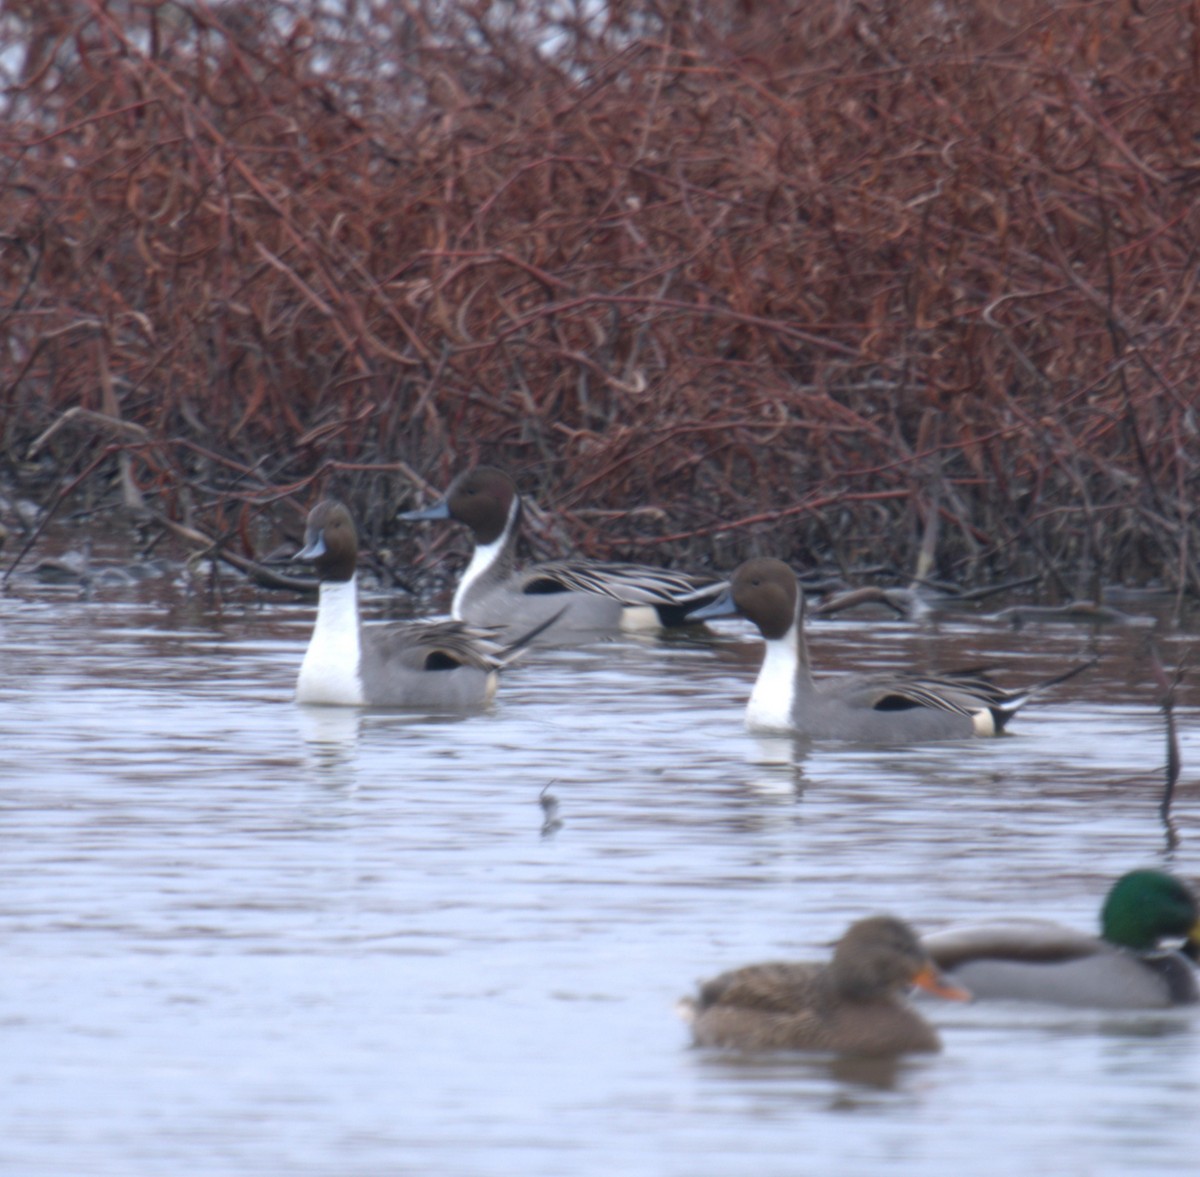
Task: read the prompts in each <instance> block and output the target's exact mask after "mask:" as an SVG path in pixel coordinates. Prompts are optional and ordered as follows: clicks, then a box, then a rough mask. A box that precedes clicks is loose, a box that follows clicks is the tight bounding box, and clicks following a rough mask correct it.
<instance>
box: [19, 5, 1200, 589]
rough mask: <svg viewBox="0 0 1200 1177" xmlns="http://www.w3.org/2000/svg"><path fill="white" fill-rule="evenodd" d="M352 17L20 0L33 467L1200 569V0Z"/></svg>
mask: <svg viewBox="0 0 1200 1177" xmlns="http://www.w3.org/2000/svg"><path fill="white" fill-rule="evenodd" d="M328 7H330V6H328V5H323V4H321V3H318V0H294V2H292V3H276V4H271V5H267V4H258V3H254V2H251V0H247V2H246V3H241V4H238V3H234V4H224V5H208V4H203V3H167V2H165V0H164V2H162V3H156V2H149V0H141V2H137V3H135V2H133V0H126V2H117V0H110V2H107V3H102V2H101V0H39V2H38V3H29V2H28V0H24V2H16V0H8V3H6V4H5V5H4V9H3V12H4V15H3V17H2V20H3V22H4V28H5V31H6V33H7V34H8V35H7V37H6V40H7V41H8V43H10V44H17V43H19V44H20V45H22V46H23V50H22V52H21V53H15V54H12V55H10V56H9V57H6V58H4V59H3V64H4V65H6V66H7V67H8V68H9V69H10V70H11V71H12V73H13V78H12V85H11V86H10V88H9V89H8V91H7V94H6V98H5V105H6V109H5V112H4V123H3V130H2V134H3V169H4V170H3V177H4V199H3V201H2V203H0V246H2V253H0V289H2V295H3V311H2V312H0V332H2V339H3V345H4V354H5V356H6V358H7V361H8V362H7V364H6V366H5V374H4V379H3V383H2V384H0V411H2V413H3V420H2V422H0V452H2V453H3V455H4V457H5V458H6V459H7V462H8V464H9V467H10V470H12V471H13V474H12V476H13V477H15V476H17V473H20V472H24V476H25V477H28V475H29V467H28V465H27V462H26V458H27V454H28V451H29V447H30V445H31V443H32V442H33V441H34V439H35V438H37V437H38V436H39V435H40V434H42V433H43V431H44V430H46V429H47V428H48V427H49V426H51V425H52V424H53V423H54V422H55V421H57V420H58V419H59V418H60V416H61V414H63V413H64V412H65V411H67V410H69V409H72V408H82V409H86V410H91V411H94V412H95V413H100V414H104V415H105V416H106V417H107V418H111V419H119V420H120V422H122V423H123V424H122V425H121V426H115V425H100V424H98V423H97V422H98V420H99V419H98V418H96V417H92V416H80V415H79V414H76V415H75V417H74V418H73V419H72V420H71V421H69V422H68V423H66V424H64V425H63V426H62V427H60V428H59V429H57V430H55V431H54V432H53V433H52V435H51V436H50V437H49V438H48V439H45V440H44V441H43V442H42V444H41V446H40V447H39V449H38V450H37V453H38V455H40V461H41V462H42V463H43V467H42V469H43V470H45V471H50V472H53V473H54V475H55V477H56V478H57V479H59V485H61V482H62V480H63V479H64V478H66V479H67V481H71V480H72V479H78V476H79V475H80V474H81V473H83V472H84V471H87V470H90V469H91V467H92V466H94V467H95V470H96V472H97V473H100V472H102V471H106V470H109V469H117V467H116V466H115V465H114V464H113V461H112V456H113V454H115V452H116V450H118V449H119V450H121V451H122V452H123V453H124V454H125V455H126V460H125V464H124V466H123V467H121V469H122V470H123V473H124V477H125V481H126V485H127V489H129V490H130V491H132V488H133V487H136V488H137V490H138V491H140V493H141V494H142V495H143V496H144V497H145V499H146V501H147V503H149V504H150V505H151V506H152V507H154V509H156V510H158V511H160V512H162V513H163V514H165V515H167V516H170V517H179V516H180V515H181V514H182V513H183V512H184V505H183V502H184V500H183V497H182V494H181V492H182V491H183V490H184V489H185V488H186V489H187V491H188V495H187V501H188V503H189V504H190V505H191V507H192V509H194V511H195V512H196V517H197V518H198V519H199V521H200V522H201V523H205V522H207V523H208V524H210V525H211V526H212V527H213V528H214V529H223V528H225V527H227V526H228V525H229V519H230V518H231V516H232V514H233V512H235V510H236V511H244V510H246V509H251V510H262V509H265V505H266V504H269V503H272V502H274V501H275V500H276V499H278V498H279V497H280V496H281V494H285V493H290V494H293V495H295V496H296V499H297V501H298V502H307V501H309V500H311V498H312V497H313V495H314V494H315V493H316V490H317V489H318V486H317V485H314V484H319V485H324V484H325V483H327V482H329V481H336V483H337V485H338V486H339V487H340V488H341V490H342V493H344V494H347V495H349V496H350V497H351V498H353V499H354V500H355V503H356V506H357V507H358V509H359V511H360V514H364V515H366V516H367V518H368V520H369V524H370V527H371V529H372V530H374V531H375V532H376V533H378V531H380V530H382V529H387V528H389V527H390V519H391V516H392V512H393V510H394V508H395V507H396V506H397V505H398V504H402V503H406V502H408V501H409V499H410V497H411V494H412V492H411V485H412V477H413V476H414V474H415V473H419V474H420V475H422V476H424V477H425V478H427V479H429V481H431V482H432V483H433V484H434V485H437V486H441V485H443V484H444V483H445V481H446V480H447V479H448V477H449V476H450V474H451V473H452V472H453V471H454V470H456V469H458V468H459V467H461V466H462V465H464V464H465V463H467V462H470V461H474V460H477V459H487V460H490V461H494V462H497V463H499V464H502V465H505V466H507V467H509V468H511V469H513V470H514V471H515V472H516V473H517V474H518V477H519V478H520V480H521V482H522V484H523V486H524V487H525V488H526V489H528V490H530V491H534V492H540V494H541V497H542V499H543V501H544V502H546V503H553V504H554V505H556V506H557V507H558V508H559V509H560V510H561V511H562V512H563V519H564V521H565V523H566V524H567V525H568V528H569V531H570V534H571V537H572V539H573V540H574V542H575V543H576V544H577V545H579V546H580V547H581V548H582V549H583V550H585V551H586V552H588V553H590V554H593V555H623V556H638V557H643V558H650V559H654V560H663V561H667V560H675V561H688V562H694V563H695V562H704V561H708V560H711V561H715V562H717V563H719V564H722V565H724V564H730V563H732V562H734V561H736V560H737V559H738V558H740V557H741V556H742V555H744V554H746V553H748V552H750V551H761V552H770V553H777V554H779V555H782V556H785V557H789V558H792V559H796V560H797V561H799V562H801V563H803V562H807V561H809V560H811V559H813V558H815V557H821V558H829V557H833V558H836V559H838V560H840V561H842V562H844V563H847V564H850V563H855V562H861V561H863V560H867V559H869V560H871V561H872V562H883V563H890V564H892V565H894V566H895V567H896V568H898V569H909V568H911V567H912V565H913V560H914V554H915V545H916V542H917V540H918V538H919V535H920V533H921V530H922V528H923V526H924V521H925V519H926V518H927V517H928V515H929V513H930V512H937V513H938V514H939V515H940V518H941V523H942V526H941V532H940V541H939V545H938V566H939V570H940V571H941V573H942V574H943V575H946V576H951V577H954V578H956V579H959V580H966V579H971V578H978V577H981V576H993V575H997V574H1000V573H1006V574H1010V573H1023V574H1024V573H1030V572H1037V573H1040V574H1042V575H1045V576H1048V577H1050V578H1052V583H1053V586H1054V588H1055V589H1057V590H1060V591H1062V592H1072V591H1077V590H1078V589H1080V588H1082V587H1086V586H1088V585H1090V584H1091V583H1092V581H1093V580H1094V579H1095V578H1104V579H1134V580H1144V579H1147V578H1149V577H1162V578H1163V579H1164V580H1165V581H1167V582H1168V583H1169V584H1171V585H1172V586H1174V587H1176V588H1178V589H1181V590H1182V589H1184V588H1191V589H1195V588H1196V587H1197V584H1198V574H1197V571H1196V567H1197V566H1196V561H1195V557H1194V554H1195V551H1196V546H1197V542H1198V540H1200V536H1198V535H1197V524H1196V518H1195V515H1194V513H1193V509H1192V505H1193V504H1194V503H1195V502H1196V501H1197V498H1198V495H1197V491H1198V483H1200V474H1198V467H1200V463H1198V460H1197V456H1198V449H1200V442H1198V439H1197V430H1198V429H1200V421H1198V418H1197V409H1196V402H1197V398H1196V394H1195V392H1194V387H1195V385H1196V382H1197V375H1198V368H1200V349H1198V347H1197V346H1196V343H1195V342H1194V341H1193V336H1194V334H1195V332H1194V331H1193V329H1192V323H1193V321H1195V320H1196V318H1197V310H1198V302H1200V296H1198V294H1197V275H1198V274H1200V268H1198V265H1197V262H1198V261H1200V258H1198V257H1197V245H1196V243H1197V242H1198V241H1200V213H1198V212H1197V202H1196V199H1195V190H1196V185H1197V183H1198V182H1200V149H1198V147H1197V144H1198V143H1200V138H1198V134H1200V101H1198V98H1200V85H1198V82H1200V32H1198V30H1197V28H1196V25H1195V19H1196V15H1195V14H1196V9H1195V8H1194V6H1193V5H1190V4H1183V3H1154V2H1153V0H1151V2H1150V3H1143V4H1139V5H1134V4H1125V3H1113V2H1112V0H1095V2H1086V3H1079V4H1074V5H1070V6H1060V5H1055V4H1046V3H1034V2H1033V0H1010V2H1008V3H1005V4H998V3H997V4H995V5H994V6H989V5H987V4H981V3H977V2H967V0H942V2H939V3H937V4H932V3H929V4H921V3H917V4H909V5H895V4H883V3H878V2H871V0H868V2H866V3H859V4H847V3H841V2H838V0H814V2H811V3H804V4H794V5H787V4H783V3H775V2H772V0H767V2H765V3H750V2H749V0H743V2H741V3H734V2H732V0H729V2H717V3H713V2H709V0H706V2H705V3H703V4H701V3H688V2H686V0H680V2H678V3H669V2H668V3H664V4H655V3H637V4H635V3H622V2H620V0H613V2H611V3H608V4H585V3H582V2H579V3H575V4H571V3H566V2H563V3H550V2H549V0H542V2H539V0H510V2H509V3H507V4H505V5H491V4H487V3H485V2H483V0H479V2H478V3H473V4H472V3H466V4H461V3H460V4H440V3H429V2H427V0H408V2H397V3H383V2H377V3H368V2H366V0H346V3H345V4H344V6H343V7H342V10H341V11H340V12H339V13H338V14H336V15H331V14H330V13H328V12H325V11H323V10H324V9H326V8H328ZM97 437H99V438H101V439H102V440H103V441H104V443H105V445H106V448H105V449H104V450H103V451H101V452H100V453H102V454H103V455H104V460H103V461H97V458H98V457H99V456H100V453H98V452H97V451H96V448H95V447H96V444H97ZM110 451H111V452H110ZM644 504H652V505H654V506H657V507H661V508H662V509H663V512H664V513H663V514H647V513H644V512H643V513H636V514H627V513H626V512H631V511H632V510H633V509H634V508H636V507H638V506H641V505H644ZM585 508H591V509H594V513H589V512H588V510H585Z"/></svg>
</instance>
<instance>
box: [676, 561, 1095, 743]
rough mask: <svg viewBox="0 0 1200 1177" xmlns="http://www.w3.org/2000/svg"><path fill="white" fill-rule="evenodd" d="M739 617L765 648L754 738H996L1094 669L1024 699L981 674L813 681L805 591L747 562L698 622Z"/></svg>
mask: <svg viewBox="0 0 1200 1177" xmlns="http://www.w3.org/2000/svg"><path fill="white" fill-rule="evenodd" d="M735 613H740V614H741V615H742V616H743V617H746V618H748V619H749V620H750V621H752V622H753V623H754V624H755V625H756V626H757V627H758V629H759V632H760V633H761V634H762V636H763V638H764V639H765V642H766V652H765V654H764V657H763V664H762V667H761V669H760V670H759V673H758V679H757V681H756V682H755V684H754V689H753V690H752V691H751V693H750V702H749V705H748V706H747V708H746V726H747V727H750V728H752V729H755V730H764V731H791V732H795V733H796V734H798V735H802V736H810V737H814V738H819V737H829V738H832V739H839V740H854V741H858V742H860V743H879V744H909V743H919V742H924V741H929V740H956V739H965V738H968V737H970V736H994V735H998V734H999V733H1000V732H1001V731H1003V730H1004V726H1005V724H1007V723H1008V721H1009V720H1010V719H1011V718H1012V717H1013V716H1014V715H1015V714H1016V713H1017V711H1018V710H1019V709H1020V708H1021V707H1022V706H1023V705H1024V704H1025V703H1027V702H1028V701H1029V700H1030V699H1031V698H1033V697H1034V696H1035V695H1037V694H1039V693H1040V692H1041V691H1044V690H1045V689H1046V688H1047V687H1051V686H1053V685H1055V684H1056V683H1060V682H1064V681H1065V680H1066V679H1069V678H1071V677H1073V676H1074V675H1076V674H1078V673H1079V672H1080V671H1081V670H1085V669H1087V667H1088V666H1090V665H1091V663H1085V664H1084V665H1081V666H1076V667H1073V668H1072V669H1070V670H1068V671H1065V672H1064V673H1062V674H1059V675H1056V676H1055V677H1054V678H1049V679H1046V680H1045V681H1043V682H1040V683H1035V684H1034V685H1033V686H1031V687H1028V688H1026V689H1025V690H1021V691H1008V690H1004V689H1003V688H1001V687H998V686H996V685H995V683H993V682H992V681H991V680H990V679H988V678H987V677H986V676H985V675H983V674H981V673H980V672H978V671H952V672H950V673H948V674H942V675H933V676H930V675H920V674H905V673H896V672H886V673H881V674H845V675H836V676H831V677H829V678H825V679H820V680H817V679H814V678H813V675H812V670H811V668H810V666H809V660H808V647H807V646H806V644H805V641H804V593H803V591H802V590H801V588H800V585H799V582H798V581H797V580H796V574H795V573H794V572H793V571H792V570H791V569H790V568H789V567H788V566H787V565H786V564H784V563H783V562H782V561H781V560H769V559H759V560H748V561H747V562H746V563H745V564H742V565H741V567H739V568H738V569H737V570H736V571H735V572H734V574H733V576H732V577H731V578H730V582H729V587H728V588H727V589H726V590H725V591H724V592H722V593H721V595H720V596H719V597H717V599H716V600H714V601H713V602H711V603H710V604H708V605H704V606H702V607H701V608H699V609H697V610H696V611H695V612H694V613H693V614H692V617H693V619H694V620H697V621H699V620H703V619H707V618H712V617H724V616H729V615H731V614H735Z"/></svg>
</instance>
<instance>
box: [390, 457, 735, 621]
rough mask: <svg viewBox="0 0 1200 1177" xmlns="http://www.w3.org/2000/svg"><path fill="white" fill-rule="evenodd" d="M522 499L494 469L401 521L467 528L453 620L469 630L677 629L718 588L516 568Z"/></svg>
mask: <svg viewBox="0 0 1200 1177" xmlns="http://www.w3.org/2000/svg"><path fill="white" fill-rule="evenodd" d="M521 515H522V506H521V497H520V495H519V494H518V493H517V489H516V486H515V484H514V483H513V481H512V479H511V478H510V477H509V476H508V475H507V474H506V473H505V472H504V471H502V470H498V469H496V468H495V467H492V466H478V467H476V468H474V469H472V470H468V471H465V472H464V473H462V474H460V475H459V476H458V477H457V478H456V479H455V480H454V482H453V483H451V485H450V488H449V490H447V492H446V495H445V497H444V498H443V499H442V500H441V502H439V503H437V504H435V505H434V506H432V507H429V508H426V509H424V510H417V511H408V512H405V513H404V514H403V515H401V518H402V519H407V520H420V519H453V520H456V521H457V522H459V523H463V524H465V525H466V526H467V527H468V528H470V530H471V533H472V535H473V537H474V540H475V547H474V551H473V553H472V556H471V560H470V562H469V564H468V565H467V568H466V570H465V571H464V572H463V575H462V578H461V579H460V581H459V583H458V586H457V588H456V590H455V593H454V599H453V602H452V604H451V609H450V612H451V615H452V616H453V617H456V618H459V619H461V620H464V621H469V622H471V623H472V624H475V625H489V626H507V627H516V628H527V627H530V626H533V625H538V624H541V623H542V622H544V621H545V620H546V619H547V618H550V617H555V618H556V620H555V621H554V624H553V627H552V630H551V635H553V636H561V635H563V634H565V633H568V632H572V631H574V632H579V631H600V632H604V631H608V632H612V631H616V630H620V629H641V628H647V627H654V626H673V625H682V624H685V623H687V622H688V621H689V620H690V614H691V612H692V611H693V610H694V609H696V608H698V607H699V606H700V605H702V604H704V603H705V602H707V601H709V600H711V599H713V598H714V597H715V596H716V595H717V593H718V592H719V591H720V589H721V588H722V587H723V586H724V582H723V581H721V580H720V579H718V578H716V577H712V576H704V575H697V574H692V573H680V572H671V571H667V570H665V569H659V568H652V567H650V566H648V565H643V564H620V563H607V564H604V563H593V562H587V561H571V560H560V561H551V562H546V563H542V564H535V565H532V566H530V567H528V568H521V567H520V566H519V564H518V561H517V553H516V548H517V539H518V536H519V532H520V523H521Z"/></svg>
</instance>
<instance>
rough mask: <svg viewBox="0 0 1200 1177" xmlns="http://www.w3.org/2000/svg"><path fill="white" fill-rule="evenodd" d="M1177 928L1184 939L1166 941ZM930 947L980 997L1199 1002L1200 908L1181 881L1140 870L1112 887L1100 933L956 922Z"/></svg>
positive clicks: (1045, 925) (1158, 1004) (1090, 1003)
mask: <svg viewBox="0 0 1200 1177" xmlns="http://www.w3.org/2000/svg"><path fill="white" fill-rule="evenodd" d="M1168 937H1173V938H1182V939H1183V944H1182V946H1180V947H1178V948H1173V947H1163V946H1162V941H1163V940H1164V939H1166V938H1168ZM923 944H924V945H925V948H926V949H927V950H928V951H929V954H930V956H932V957H933V959H934V960H935V961H936V962H937V964H938V966H939V967H940V968H943V969H945V970H946V971H947V972H948V973H949V974H950V975H951V976H952V977H954V979H955V980H957V981H961V982H962V983H963V984H964V985H968V986H969V987H970V989H971V992H972V993H974V994H975V996H976V997H978V998H981V999H1008V1000H1013V1001H1042V1002H1048V1003H1051V1004H1054V1005H1073V1006H1086V1007H1091V1008H1096V1009H1163V1008H1166V1007H1168V1006H1174V1005H1191V1004H1194V1003H1195V1002H1197V1001H1200V990H1198V988H1197V984H1196V971H1195V968H1194V967H1193V966H1194V965H1195V962H1196V959H1197V957H1198V956H1200V908H1198V907H1197V904H1196V897H1195V895H1194V894H1193V893H1192V891H1191V890H1190V889H1189V888H1188V887H1187V885H1186V884H1185V883H1183V882H1182V881H1181V880H1179V879H1177V878H1175V876H1173V875H1169V874H1167V873H1166V872H1165V871H1159V870H1135V871H1130V872H1129V873H1128V874H1124V875H1122V876H1121V877H1120V878H1119V879H1118V880H1117V881H1116V882H1115V883H1114V884H1113V885H1112V888H1111V889H1110V890H1109V892H1108V895H1107V897H1106V898H1105V900H1104V906H1103V907H1102V909H1101V912H1100V935H1099V936H1092V935H1088V934H1087V933H1085V932H1078V931H1076V930H1075V929H1073V928H1068V927H1064V926H1063V925H1061V924H1057V923H1053V922H1052V921H1050V920H1033V919H1027V920H1012V921H1001V922H998V923H987V924H981V925H977V926H975V927H962V928H950V929H947V930H946V931H944V932H937V933H934V934H932V935H929V936H926V937H925V939H924V940H923Z"/></svg>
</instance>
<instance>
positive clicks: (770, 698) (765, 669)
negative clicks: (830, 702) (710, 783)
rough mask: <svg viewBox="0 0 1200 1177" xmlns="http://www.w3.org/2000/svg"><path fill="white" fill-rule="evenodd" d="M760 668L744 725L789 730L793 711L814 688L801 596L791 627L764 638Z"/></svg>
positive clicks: (793, 714)
mask: <svg viewBox="0 0 1200 1177" xmlns="http://www.w3.org/2000/svg"><path fill="white" fill-rule="evenodd" d="M763 640H764V643H765V647H766V648H765V651H764V653H763V662H762V668H761V669H760V670H759V672H758V678H757V679H756V680H755V683H754V690H753V691H751V692H750V702H749V704H748V706H747V708H746V722H747V723H748V724H749V725H750V726H751V727H756V728H788V727H791V726H792V725H793V723H794V722H795V709H796V705H797V703H799V702H802V701H803V700H804V699H805V698H806V697H807V696H808V695H809V694H811V692H812V689H813V680H812V672H811V670H810V669H809V665H808V646H807V645H806V644H805V641H804V593H803V592H799V593H798V594H797V597H796V615H795V618H794V619H793V621H792V624H791V626H790V627H789V628H788V629H787V630H785V631H784V633H783V634H782V636H780V637H777V638H764V639H763Z"/></svg>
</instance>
